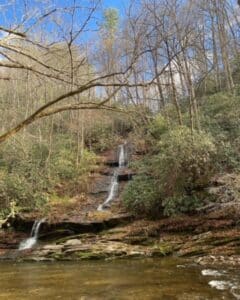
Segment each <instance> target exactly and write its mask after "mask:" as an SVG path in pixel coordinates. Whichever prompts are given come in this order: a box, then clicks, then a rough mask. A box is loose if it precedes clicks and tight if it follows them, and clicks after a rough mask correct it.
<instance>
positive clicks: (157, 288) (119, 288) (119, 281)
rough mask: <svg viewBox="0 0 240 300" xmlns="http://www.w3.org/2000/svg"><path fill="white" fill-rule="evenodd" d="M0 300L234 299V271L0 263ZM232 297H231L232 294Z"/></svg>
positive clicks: (178, 263)
mask: <svg viewBox="0 0 240 300" xmlns="http://www.w3.org/2000/svg"><path fill="white" fill-rule="evenodd" d="M0 268H1V273H0V299H4V300H6V299H8V300H16V299H17V300H21V299H35V300H38V299H39V300H40V299H51V300H55V299H64V300H66V299H68V300H70V299H74V300H75V299H76V300H77V299H78V300H87V299H91V300H93V299H104V300H105V299H106V300H107V299H109V300H110V299H129V300H130V299H131V300H134V299H136V300H139V299H140V300H141V299H144V300H148V299H162V300H165V299H166V300H188V299H189V300H200V299H204V300H207V299H209V300H220V299H240V298H239V296H238V294H239V292H240V291H239V290H238V287H239V286H240V275H239V272H238V271H237V270H234V269H224V270H223V269H218V270H216V269H212V270H211V269H206V268H205V269H204V268H203V267H199V266H197V265H194V264H191V263H189V262H187V261H185V260H180V259H177V258H162V259H135V260H116V261H86V262H78V263H76V262H75V263H72V262H60V263H9V262H1V263H0ZM234 294H235V296H234Z"/></svg>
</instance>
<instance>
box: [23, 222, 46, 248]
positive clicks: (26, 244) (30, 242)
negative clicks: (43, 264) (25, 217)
mask: <svg viewBox="0 0 240 300" xmlns="http://www.w3.org/2000/svg"><path fill="white" fill-rule="evenodd" d="M44 221H45V219H41V220H40V221H35V222H34V224H33V227H32V230H31V234H30V237H29V238H28V239H26V240H24V241H22V242H21V243H20V245H19V247H18V250H26V249H31V248H32V247H33V246H34V245H35V244H36V243H37V239H38V234H39V230H40V226H41V224H42V223H43V222H44Z"/></svg>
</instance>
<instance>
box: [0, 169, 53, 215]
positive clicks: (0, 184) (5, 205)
mask: <svg viewBox="0 0 240 300" xmlns="http://www.w3.org/2000/svg"><path fill="white" fill-rule="evenodd" d="M47 198H48V195H47V192H46V191H44V188H43V187H42V186H41V184H40V182H38V183H37V184H35V183H34V182H33V181H31V180H29V178H26V177H24V176H23V175H18V174H5V175H2V177H1V179H0V209H1V210H6V212H7V211H8V210H9V209H10V204H11V202H13V201H14V202H15V203H16V205H17V207H22V208H25V207H28V208H35V207H42V205H43V204H45V203H46V201H47Z"/></svg>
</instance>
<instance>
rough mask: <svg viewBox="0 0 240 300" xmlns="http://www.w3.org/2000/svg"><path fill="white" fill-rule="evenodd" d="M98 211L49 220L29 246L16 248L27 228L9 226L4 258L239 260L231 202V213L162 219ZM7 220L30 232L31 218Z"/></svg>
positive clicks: (239, 234)
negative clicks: (94, 216)
mask: <svg viewBox="0 0 240 300" xmlns="http://www.w3.org/2000/svg"><path fill="white" fill-rule="evenodd" d="M99 214H101V219H102V220H101V221H100V220H99V221H86V220H85V221H84V222H81V221H80V220H76V219H75V221H73V220H72V221H70V220H68V221H62V222H59V223H51V222H48V221H47V220H46V221H45V222H44V223H43V224H42V228H41V233H40V235H39V241H38V244H37V245H36V246H35V247H34V248H33V249H30V250H23V251H18V250H17V247H18V243H19V242H20V241H21V240H22V239H23V238H24V237H27V234H25V235H24V233H20V232H19V231H14V230H12V229H7V231H4V232H2V234H1V237H0V240H1V241H0V247H1V250H0V254H1V257H0V259H4V260H6V259H7V260H9V259H14V260H17V261H69V260H70V261H72V260H73V261H79V260H100V259H103V260H112V259H123V258H145V257H164V256H178V257H185V258H186V257H187V258H191V260H194V261H195V262H197V263H198V264H201V265H223V264H227V265H234V266H236V265H240V224H239V215H238V211H237V210H236V207H235V208H234V207H233V205H232V206H231V208H229V211H228V213H227V211H226V209H225V210H224V212H223V211H222V212H221V211H218V212H212V213H210V214H207V215H206V214H205V215H200V216H181V217H175V218H166V219H162V220H159V221H149V220H136V219H134V218H133V217H132V216H130V215H128V214H119V215H111V214H110V213H109V212H106V213H105V212H99ZM104 214H105V216H104ZM9 222H10V223H11V228H15V229H17V230H19V229H21V230H23V229H24V231H25V232H28V233H29V232H30V229H31V226H32V222H33V220H28V219H24V218H21V217H20V216H18V217H15V218H14V219H12V220H9Z"/></svg>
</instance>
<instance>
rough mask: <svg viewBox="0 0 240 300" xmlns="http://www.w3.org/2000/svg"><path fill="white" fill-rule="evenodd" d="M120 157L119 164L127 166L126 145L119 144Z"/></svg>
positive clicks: (120, 166)
mask: <svg viewBox="0 0 240 300" xmlns="http://www.w3.org/2000/svg"><path fill="white" fill-rule="evenodd" d="M119 149H120V150H119V159H118V166H119V168H122V167H124V166H125V152H124V145H120V146H119Z"/></svg>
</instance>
